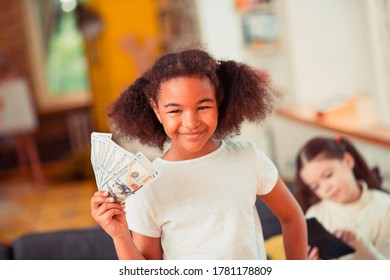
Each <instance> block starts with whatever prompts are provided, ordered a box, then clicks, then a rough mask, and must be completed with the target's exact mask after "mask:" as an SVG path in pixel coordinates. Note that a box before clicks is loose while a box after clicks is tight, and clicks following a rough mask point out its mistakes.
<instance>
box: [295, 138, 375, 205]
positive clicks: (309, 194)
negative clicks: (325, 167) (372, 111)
mask: <svg viewBox="0 0 390 280" xmlns="http://www.w3.org/2000/svg"><path fill="white" fill-rule="evenodd" d="M346 152H347V153H349V154H350V155H351V156H352V157H353V158H354V161H355V165H354V167H353V170H352V171H353V173H354V175H355V178H356V179H358V180H364V181H365V182H366V183H367V185H368V188H371V189H379V190H381V181H382V179H381V175H380V173H378V172H379V171H378V169H370V168H369V166H368V164H367V162H366V161H365V159H364V158H363V156H362V155H361V154H360V153H359V151H358V150H357V149H356V147H355V146H354V145H353V144H352V143H351V142H350V141H349V140H348V139H347V138H345V137H340V136H337V137H334V138H329V137H315V138H312V139H311V140H309V141H308V142H307V143H306V144H305V145H304V146H303V147H302V148H301V149H300V151H299V153H298V155H297V157H296V167H297V168H296V173H295V184H296V198H297V200H298V202H299V204H300V205H301V207H302V209H303V211H304V212H306V211H307V209H308V208H309V207H310V206H311V205H313V204H315V203H317V202H318V201H320V199H319V198H318V197H317V196H316V195H315V194H314V192H313V191H312V190H311V189H310V188H309V186H307V185H306V184H305V183H304V182H303V180H302V178H301V176H300V171H301V169H302V168H303V167H304V163H305V162H308V161H311V160H312V159H314V158H315V157H317V156H318V155H322V156H324V158H326V159H339V160H342V159H343V157H344V154H345V153H346Z"/></svg>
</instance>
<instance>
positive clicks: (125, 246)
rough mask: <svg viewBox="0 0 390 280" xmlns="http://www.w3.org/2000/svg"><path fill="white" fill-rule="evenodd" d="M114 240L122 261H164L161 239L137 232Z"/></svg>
mask: <svg viewBox="0 0 390 280" xmlns="http://www.w3.org/2000/svg"><path fill="white" fill-rule="evenodd" d="M132 236H133V238H132V237H131V235H130V231H129V234H126V235H124V236H122V237H120V238H113V240H114V245H115V250H116V253H117V255H118V259H120V260H145V259H146V260H162V249H161V239H160V238H153V237H148V236H145V235H142V234H139V233H136V232H132Z"/></svg>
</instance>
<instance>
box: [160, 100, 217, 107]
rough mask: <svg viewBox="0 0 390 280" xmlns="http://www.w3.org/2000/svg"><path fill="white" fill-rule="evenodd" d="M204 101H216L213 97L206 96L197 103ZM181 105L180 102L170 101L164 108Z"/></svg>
mask: <svg viewBox="0 0 390 280" xmlns="http://www.w3.org/2000/svg"><path fill="white" fill-rule="evenodd" d="M204 102H214V100H213V99H211V98H204V99H201V100H199V101H198V102H197V104H198V105H199V104H201V103H204ZM179 106H181V105H180V104H178V103H168V104H166V105H164V108H168V107H179Z"/></svg>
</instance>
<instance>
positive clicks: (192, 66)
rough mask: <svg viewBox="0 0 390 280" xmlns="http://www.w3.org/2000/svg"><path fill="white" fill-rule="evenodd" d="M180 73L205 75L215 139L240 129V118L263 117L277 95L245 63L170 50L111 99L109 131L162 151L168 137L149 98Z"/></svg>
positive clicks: (264, 78)
mask: <svg viewBox="0 0 390 280" xmlns="http://www.w3.org/2000/svg"><path fill="white" fill-rule="evenodd" d="M183 76H199V77H207V78H209V79H210V81H211V83H212V85H213V86H214V88H215V90H216V98H217V103H218V110H219V111H218V126H217V129H216V131H215V134H214V136H215V137H217V138H219V139H223V138H225V137H229V136H233V135H237V134H239V132H240V126H241V124H242V122H243V121H244V120H248V121H252V122H260V121H262V120H264V119H265V118H266V117H267V116H268V115H269V114H270V113H271V112H272V111H273V108H274V104H275V101H276V100H277V98H278V97H279V94H278V93H277V92H276V91H274V90H273V89H272V87H271V85H270V81H269V79H268V75H267V74H266V73H265V72H261V71H258V70H255V69H253V68H251V67H250V66H248V65H246V64H242V63H237V62H235V61H217V60H215V59H214V58H213V57H211V56H210V55H209V54H208V53H207V52H205V51H203V50H201V49H198V48H193V49H187V50H184V51H180V52H172V53H168V54H165V55H163V56H162V57H160V58H159V59H158V60H157V62H156V63H155V64H154V66H153V67H152V68H151V69H150V70H148V71H147V72H145V73H144V74H143V75H142V76H141V77H140V78H138V79H137V80H136V81H135V82H134V83H133V84H132V85H130V86H129V87H128V88H127V89H126V90H125V91H124V92H123V93H122V94H121V95H120V96H119V98H118V99H117V100H116V101H115V102H114V103H113V104H112V106H111V108H110V112H109V114H108V116H109V117H110V120H111V128H112V130H113V133H114V134H116V136H119V137H121V136H122V137H123V136H124V137H126V138H128V139H137V140H139V141H140V143H142V144H146V145H149V146H152V147H157V148H159V149H160V150H162V149H163V147H164V143H165V142H166V141H167V136H166V134H165V132H164V129H163V126H162V125H161V124H160V122H159V121H158V119H157V117H156V116H155V114H154V111H153V109H152V107H151V106H150V103H149V100H150V99H153V101H154V102H155V103H156V104H158V94H159V90H160V85H161V83H162V82H164V81H167V80H169V79H172V78H175V77H183Z"/></svg>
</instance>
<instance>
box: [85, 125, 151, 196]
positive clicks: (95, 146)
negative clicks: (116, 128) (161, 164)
mask: <svg viewBox="0 0 390 280" xmlns="http://www.w3.org/2000/svg"><path fill="white" fill-rule="evenodd" d="M111 136H112V135H111V133H101V132H92V134H91V162H92V167H93V171H94V173H95V179H96V183H97V186H98V189H99V190H100V191H108V192H110V194H111V196H112V197H114V198H115V200H116V201H117V202H119V203H124V201H125V200H126V198H127V197H128V196H129V195H131V194H134V193H135V192H136V191H137V190H139V189H140V188H141V187H143V186H145V185H146V184H148V183H150V182H151V181H153V180H154V179H155V178H157V176H158V175H159V173H158V171H157V170H156V169H155V168H154V167H153V165H152V163H151V162H150V161H149V159H148V158H147V157H145V155H144V154H142V152H138V153H137V154H133V153H131V152H129V151H127V150H125V149H124V148H122V147H121V146H119V145H118V144H117V143H115V142H114V141H113V140H112V139H111Z"/></svg>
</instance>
